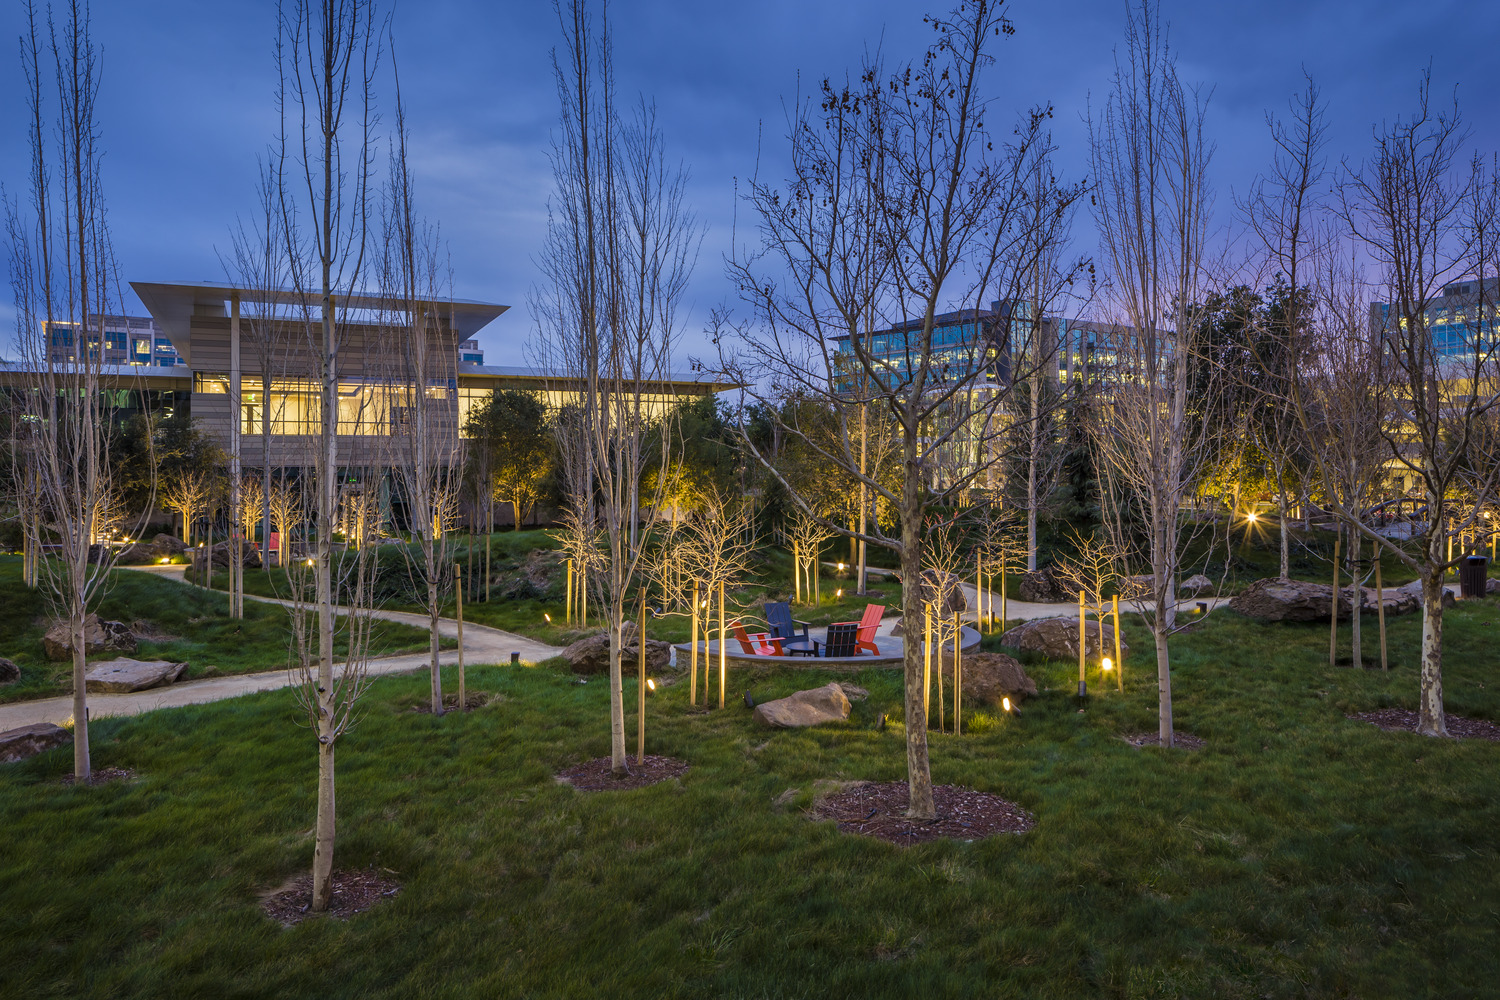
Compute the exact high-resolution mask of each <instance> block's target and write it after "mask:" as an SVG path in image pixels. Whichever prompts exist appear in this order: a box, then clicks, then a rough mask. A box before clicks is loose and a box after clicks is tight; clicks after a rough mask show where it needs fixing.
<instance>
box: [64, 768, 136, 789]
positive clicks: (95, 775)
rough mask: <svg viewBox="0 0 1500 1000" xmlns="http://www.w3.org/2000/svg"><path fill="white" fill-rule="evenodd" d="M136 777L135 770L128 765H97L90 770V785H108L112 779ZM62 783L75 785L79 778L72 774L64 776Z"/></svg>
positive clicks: (119, 779)
mask: <svg viewBox="0 0 1500 1000" xmlns="http://www.w3.org/2000/svg"><path fill="white" fill-rule="evenodd" d="M134 777H135V772H134V771H132V770H131V769H130V768H128V767H96V768H93V769H92V770H90V771H89V780H88V783H89V785H91V786H92V785H107V784H109V783H110V782H111V781H129V780H130V779H131V778H134ZM62 783H63V784H65V785H73V784H77V783H78V778H77V777H76V776H74V775H71V774H65V775H63V776H62Z"/></svg>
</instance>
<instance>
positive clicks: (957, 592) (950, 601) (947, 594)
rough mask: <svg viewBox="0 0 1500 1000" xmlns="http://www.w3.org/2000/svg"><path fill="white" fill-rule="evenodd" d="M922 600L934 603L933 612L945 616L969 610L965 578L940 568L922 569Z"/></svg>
mask: <svg viewBox="0 0 1500 1000" xmlns="http://www.w3.org/2000/svg"><path fill="white" fill-rule="evenodd" d="M921 600H922V602H923V603H924V604H932V605H933V612H934V613H935V614H938V615H941V616H943V617H947V616H949V615H952V614H955V613H960V612H964V611H968V610H969V597H968V595H967V594H965V593H964V588H963V580H962V579H960V578H959V577H957V576H955V575H954V574H952V573H948V572H946V571H944V570H940V569H924V570H923V571H922V596H921Z"/></svg>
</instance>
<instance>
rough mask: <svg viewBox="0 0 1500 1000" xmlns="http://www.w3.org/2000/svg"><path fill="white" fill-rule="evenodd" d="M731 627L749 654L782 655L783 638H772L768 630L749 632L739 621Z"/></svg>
mask: <svg viewBox="0 0 1500 1000" xmlns="http://www.w3.org/2000/svg"><path fill="white" fill-rule="evenodd" d="M729 627H730V629H731V630H732V631H733V632H734V637H735V638H736V639H738V640H739V641H740V648H741V649H743V650H744V651H745V654H746V655H747V656H780V655H782V653H781V640H780V639H773V638H771V636H770V634H769V633H767V632H752V633H749V634H747V633H746V632H745V626H743V625H741V624H740V623H739V622H734V623H733V624H731V625H730V626H729Z"/></svg>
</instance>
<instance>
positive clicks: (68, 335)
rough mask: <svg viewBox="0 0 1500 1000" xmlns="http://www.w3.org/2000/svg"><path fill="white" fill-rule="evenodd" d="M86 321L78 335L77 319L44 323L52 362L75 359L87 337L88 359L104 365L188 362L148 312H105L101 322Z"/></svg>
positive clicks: (156, 365)
mask: <svg viewBox="0 0 1500 1000" xmlns="http://www.w3.org/2000/svg"><path fill="white" fill-rule="evenodd" d="M88 325H89V330H88V331H87V336H80V334H79V332H78V324H77V323H69V322H67V321H65V320H53V321H52V322H51V323H48V324H46V326H47V331H46V332H47V357H48V358H49V359H50V360H51V361H52V362H53V363H54V364H58V363H64V362H70V361H77V360H78V359H79V358H80V357H81V355H80V354H79V349H80V347H81V345H82V344H83V343H84V342H85V340H86V341H87V343H88V350H89V354H88V357H89V359H90V360H92V361H102V362H103V363H104V364H106V365H137V366H142V367H152V368H174V367H177V366H179V365H185V364H186V363H187V362H186V361H184V360H183V359H182V357H181V356H180V355H179V354H178V353H177V349H176V348H175V347H174V346H172V341H171V338H169V337H167V335H166V334H165V333H164V332H163V331H162V329H161V327H159V326H157V325H156V321H155V320H153V319H152V318H151V317H150V316H105V317H104V318H103V322H102V323H89V324H88ZM101 327H102V330H101ZM101 333H102V343H101ZM101 350H102V352H103V353H102V356H101V353H100V352H101Z"/></svg>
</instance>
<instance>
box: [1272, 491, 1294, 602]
mask: <svg viewBox="0 0 1500 1000" xmlns="http://www.w3.org/2000/svg"><path fill="white" fill-rule="evenodd" d="M1286 514H1287V511H1286V493H1285V492H1281V493H1279V494H1277V497H1276V518H1277V523H1278V524H1279V525H1280V526H1281V576H1280V579H1282V580H1290V579H1291V577H1292V543H1291V533H1290V532H1288V531H1287V526H1286Z"/></svg>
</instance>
